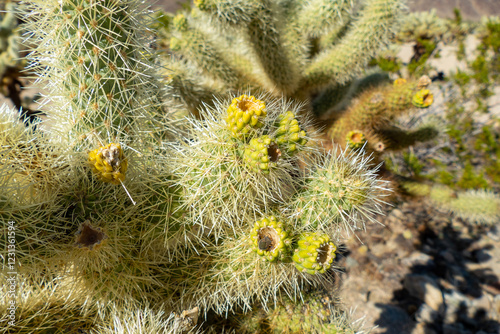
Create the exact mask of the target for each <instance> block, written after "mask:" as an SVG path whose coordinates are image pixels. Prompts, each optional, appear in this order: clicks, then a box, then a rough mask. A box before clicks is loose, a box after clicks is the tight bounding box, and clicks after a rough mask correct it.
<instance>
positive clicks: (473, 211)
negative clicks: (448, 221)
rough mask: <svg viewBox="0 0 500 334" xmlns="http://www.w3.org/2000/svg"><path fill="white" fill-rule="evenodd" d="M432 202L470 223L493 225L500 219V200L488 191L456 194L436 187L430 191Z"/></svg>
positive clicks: (445, 188)
mask: <svg viewBox="0 0 500 334" xmlns="http://www.w3.org/2000/svg"><path fill="white" fill-rule="evenodd" d="M429 196H430V198H431V200H432V201H433V202H434V203H436V204H437V205H439V206H440V207H442V208H444V209H446V210H448V211H450V212H452V213H453V214H454V215H456V216H457V217H460V218H462V219H464V220H465V221H468V222H470V223H476V224H482V225H492V224H495V223H498V219H499V218H500V198H499V196H498V195H497V194H495V193H493V192H491V191H486V190H466V191H460V192H455V191H453V190H452V189H450V188H448V187H446V186H442V185H436V186H434V187H432V189H431V190H430V193H429Z"/></svg>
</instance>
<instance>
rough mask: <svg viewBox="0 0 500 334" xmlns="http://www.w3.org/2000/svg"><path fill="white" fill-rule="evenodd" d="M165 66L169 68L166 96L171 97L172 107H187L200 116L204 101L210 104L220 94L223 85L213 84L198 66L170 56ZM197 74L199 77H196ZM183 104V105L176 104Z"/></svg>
mask: <svg viewBox="0 0 500 334" xmlns="http://www.w3.org/2000/svg"><path fill="white" fill-rule="evenodd" d="M165 66H166V67H167V68H168V75H167V84H168V86H167V88H166V92H165V96H166V97H167V98H169V102H170V104H172V105H171V106H170V108H174V109H179V108H180V109H187V110H188V111H189V112H190V113H191V114H193V115H195V116H198V110H199V109H200V108H201V107H202V106H203V103H205V104H206V105H208V106H210V105H212V101H213V99H214V97H215V96H217V95H219V93H220V91H221V90H222V88H221V87H216V85H212V84H211V83H212V82H211V81H209V80H206V79H205V78H204V76H203V75H202V73H200V72H198V71H197V69H196V68H194V67H193V66H191V65H190V64H188V63H187V62H185V61H184V60H181V59H178V58H174V57H172V58H170V59H168V60H167V62H166V64H165ZM196 76H197V77H198V78H199V79H195V78H196ZM179 103H180V104H181V106H178V105H175V104H179Z"/></svg>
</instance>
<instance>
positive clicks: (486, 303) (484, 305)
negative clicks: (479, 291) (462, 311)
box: [471, 294, 493, 312]
mask: <svg viewBox="0 0 500 334" xmlns="http://www.w3.org/2000/svg"><path fill="white" fill-rule="evenodd" d="M471 304H472V307H473V308H474V309H475V311H476V310H477V311H479V310H484V311H486V312H488V311H489V310H490V309H491V307H492V306H493V305H491V303H490V299H489V297H488V295H486V294H483V295H482V296H481V297H479V298H476V299H473V300H472V302H471Z"/></svg>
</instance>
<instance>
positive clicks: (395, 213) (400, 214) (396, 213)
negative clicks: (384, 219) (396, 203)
mask: <svg viewBox="0 0 500 334" xmlns="http://www.w3.org/2000/svg"><path fill="white" fill-rule="evenodd" d="M391 216H393V217H396V218H399V219H404V218H405V215H404V213H403V211H401V210H399V209H394V210H392V211H391Z"/></svg>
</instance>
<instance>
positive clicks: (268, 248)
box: [250, 216, 292, 262]
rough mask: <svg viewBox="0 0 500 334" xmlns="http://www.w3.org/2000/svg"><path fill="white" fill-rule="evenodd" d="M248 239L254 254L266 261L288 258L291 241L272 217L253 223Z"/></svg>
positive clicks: (280, 224) (281, 225)
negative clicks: (250, 241)
mask: <svg viewBox="0 0 500 334" xmlns="http://www.w3.org/2000/svg"><path fill="white" fill-rule="evenodd" d="M250 239H251V240H252V245H253V249H254V250H255V252H257V254H259V255H260V256H262V257H264V258H265V259H267V260H268V261H271V262H273V261H276V260H280V261H283V260H285V259H286V258H287V257H288V256H290V254H289V253H290V245H291V243H292V239H291V237H290V236H289V235H288V233H287V232H286V231H285V230H284V226H283V223H282V222H279V221H277V220H276V218H275V217H274V216H270V217H268V218H263V219H262V220H258V221H257V222H255V224H254V227H253V229H252V232H251V233H250Z"/></svg>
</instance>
